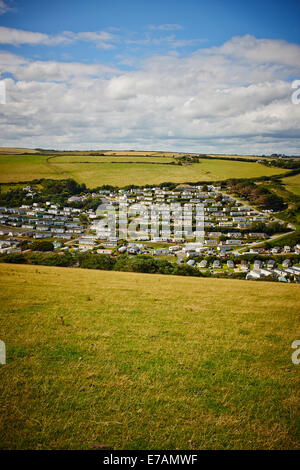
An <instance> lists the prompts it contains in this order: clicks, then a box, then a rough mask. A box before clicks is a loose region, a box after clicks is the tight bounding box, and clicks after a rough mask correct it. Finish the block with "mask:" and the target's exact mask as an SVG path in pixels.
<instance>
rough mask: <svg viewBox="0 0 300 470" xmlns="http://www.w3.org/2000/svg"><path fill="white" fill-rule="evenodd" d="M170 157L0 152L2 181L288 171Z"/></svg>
mask: <svg viewBox="0 0 300 470" xmlns="http://www.w3.org/2000/svg"><path fill="white" fill-rule="evenodd" d="M122 159H124V160H122ZM122 161H123V163H122ZM169 161H171V159H170V157H168V156H167V155H166V156H161V157H159V156H158V157H155V156H154V155H152V156H150V157H145V156H144V157H143V156H137V155H135V156H134V155H132V156H131V155H130V156H128V155H123V156H117V155H116V156H111V155H110V156H107V157H101V156H100V157H99V156H94V157H93V156H88V155H84V156H83V155H78V156H74V155H72V156H67V155H62V156H59V157H58V156H55V157H54V158H52V157H50V158H49V155H48V156H47V155H0V183H10V182H18V181H30V180H33V179H39V178H56V179H63V178H74V179H75V180H76V181H78V182H79V183H85V184H86V185H87V186H88V187H96V186H101V185H103V184H111V185H114V186H125V185H128V184H137V185H143V184H159V183H163V182H166V181H172V182H175V183H177V182H178V183H179V182H193V181H217V180H223V179H227V178H242V177H244V178H247V177H249V178H250V177H259V176H271V175H274V174H279V173H284V170H282V169H280V168H268V167H266V166H264V165H261V164H259V163H249V162H240V161H237V162H234V161H230V160H229V161H225V160H205V159H204V160H200V163H193V164H189V165H183V166H179V165H162V164H161V163H167V162H169ZM72 162H73V163H72ZM104 162H107V163H104ZM113 162H115V163H113ZM124 162H125V163H124ZM128 162H131V163H128ZM155 163H157V164H155Z"/></svg>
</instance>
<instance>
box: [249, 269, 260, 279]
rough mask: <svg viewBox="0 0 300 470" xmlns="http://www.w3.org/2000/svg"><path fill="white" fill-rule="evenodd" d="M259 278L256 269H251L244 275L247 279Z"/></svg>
mask: <svg viewBox="0 0 300 470" xmlns="http://www.w3.org/2000/svg"><path fill="white" fill-rule="evenodd" d="M260 278H261V273H260V272H259V271H256V270H255V269H252V271H250V272H249V273H247V275H246V279H247V281H252V280H255V279H260Z"/></svg>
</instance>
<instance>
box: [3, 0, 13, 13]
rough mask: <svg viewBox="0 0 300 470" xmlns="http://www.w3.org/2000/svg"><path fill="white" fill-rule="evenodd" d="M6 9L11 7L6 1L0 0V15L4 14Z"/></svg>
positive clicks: (8, 9)
mask: <svg viewBox="0 0 300 470" xmlns="http://www.w3.org/2000/svg"><path fill="white" fill-rule="evenodd" d="M8 11H12V8H11V7H10V6H9V5H8V4H7V2H6V1H4V0H0V15H4V13H7V12H8Z"/></svg>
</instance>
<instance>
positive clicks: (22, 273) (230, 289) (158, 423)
mask: <svg viewBox="0 0 300 470" xmlns="http://www.w3.org/2000/svg"><path fill="white" fill-rule="evenodd" d="M0 276H1V291H2V292H1V298H2V300H1V322H0V339H1V340H3V341H5V343H6V346H7V364H6V365H2V366H0V410H1V411H0V448H2V449H8V448H10V449H12V448H20V449H25V448H26V449H27V448H32V449H44V448H50V449H62V448H83V449H89V448H93V446H106V447H108V448H113V449H149V448H152V449H180V448H182V449H228V448H231V449H242V448H244V449H255V448H261V449H275V448H276V449H295V448H298V447H299V434H297V432H299V408H298V406H299V398H300V397H299V366H295V365H293V364H292V362H291V353H292V349H291V343H292V342H293V341H294V340H295V339H296V338H298V337H299V329H298V330H297V328H298V325H299V319H298V315H299V307H300V305H299V304H300V296H299V285H296V284H291V285H282V284H273V285H272V289H270V288H269V287H270V284H267V283H264V282H259V283H254V282H247V281H238V280H236V281H230V280H221V279H204V278H203V279H202V278H183V277H175V276H174V277H170V276H162V275H147V274H135V273H121V272H104V271H92V270H81V269H68V268H54V267H45V266H20V265H3V264H2V265H0Z"/></svg>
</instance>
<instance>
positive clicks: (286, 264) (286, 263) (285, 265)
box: [282, 259, 292, 268]
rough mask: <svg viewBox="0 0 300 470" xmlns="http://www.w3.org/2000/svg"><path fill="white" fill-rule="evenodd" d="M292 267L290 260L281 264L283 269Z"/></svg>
mask: <svg viewBox="0 0 300 470" xmlns="http://www.w3.org/2000/svg"><path fill="white" fill-rule="evenodd" d="M291 266H292V262H291V260H290V259H285V260H283V262H282V267H283V268H290V267H291Z"/></svg>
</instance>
